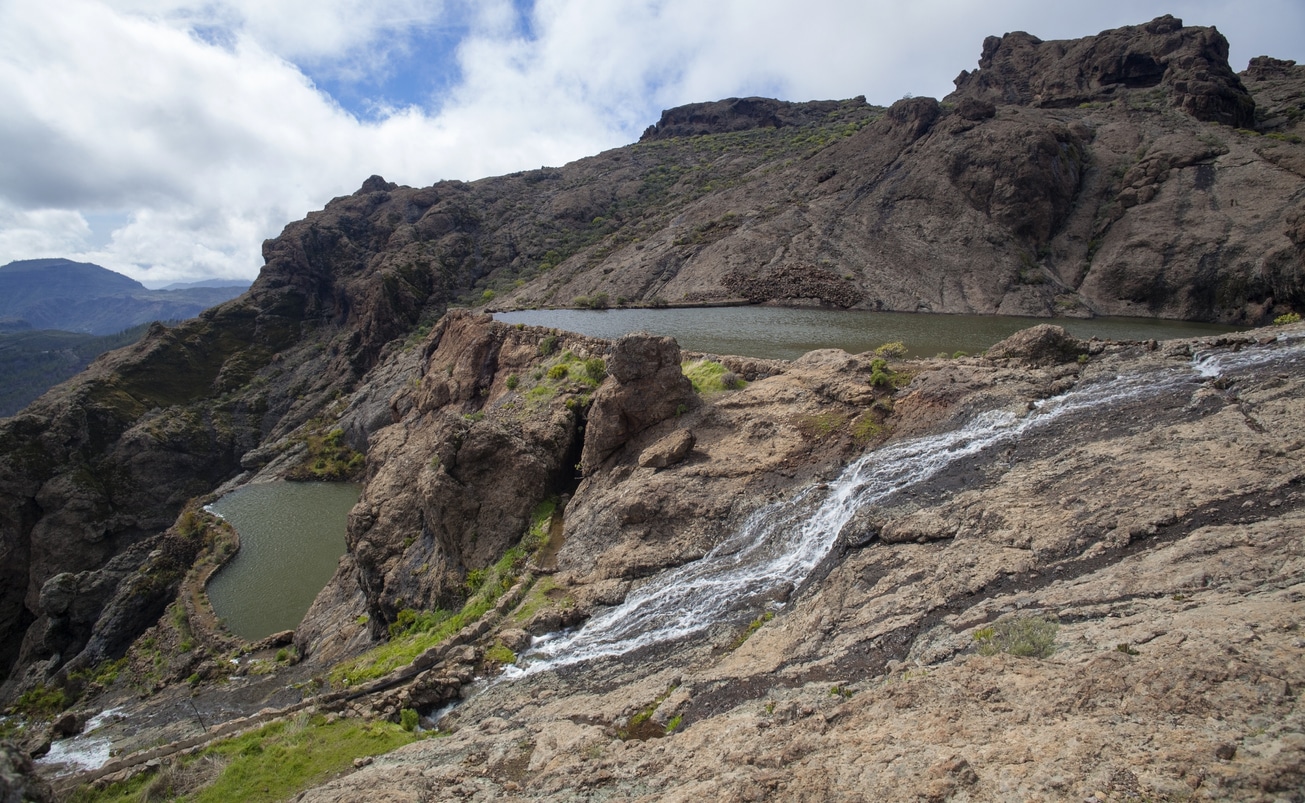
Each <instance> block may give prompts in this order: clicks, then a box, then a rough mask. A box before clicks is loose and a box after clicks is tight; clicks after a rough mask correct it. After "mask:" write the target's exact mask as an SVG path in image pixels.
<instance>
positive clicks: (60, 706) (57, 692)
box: [13, 683, 72, 717]
mask: <svg viewBox="0 0 1305 803" xmlns="http://www.w3.org/2000/svg"><path fill="white" fill-rule="evenodd" d="M71 702H72V701H70V700H69V699H68V696H67V695H66V694H64V691H63V689H61V688H59V687H57V686H46V685H45V684H44V683H42V684H38V685H37V686H36V687H35V688H32V689H29V690H28V691H25V692H23V695H22V696H21V697H19V698H18V701H17V702H15V703H14V705H13V710H14V712H15V713H19V714H26V715H27V716H32V717H42V716H44V717H49V716H54V715H55V714H57V713H59V712H60V711H62V710H64V709H65V708H67V707H68V705H69V704H70V703H71Z"/></svg>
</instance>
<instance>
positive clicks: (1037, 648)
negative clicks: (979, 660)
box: [974, 615, 1060, 658]
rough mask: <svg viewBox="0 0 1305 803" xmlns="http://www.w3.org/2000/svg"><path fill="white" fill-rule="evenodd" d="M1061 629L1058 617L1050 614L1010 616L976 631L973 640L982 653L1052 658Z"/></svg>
mask: <svg viewBox="0 0 1305 803" xmlns="http://www.w3.org/2000/svg"><path fill="white" fill-rule="evenodd" d="M1059 629H1060V625H1059V624H1058V623H1057V622H1056V620H1055V619H1051V618H1048V617H1043V616H1033V615H1027V616H1019V615H1017V616H1009V617H1006V618H1005V619H999V620H997V621H996V622H994V623H993V624H992V625H991V626H990V627H985V628H982V629H980V630H976V631H974V641H975V643H976V644H977V645H978V648H979V654H980V655H996V654H997V653H999V652H1004V653H1009V654H1011V655H1017V656H1020V657H1021V658H1049V657H1051V655H1052V653H1054V652H1055V651H1056V631H1057V630H1059Z"/></svg>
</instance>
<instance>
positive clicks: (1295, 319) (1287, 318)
mask: <svg viewBox="0 0 1305 803" xmlns="http://www.w3.org/2000/svg"><path fill="white" fill-rule="evenodd" d="M1273 322H1274V324H1276V325H1277V326H1286V325H1287V324H1289V323H1300V313H1299V312H1288V313H1284V314H1282V315H1279V316H1278V317H1276V318H1274V319H1273Z"/></svg>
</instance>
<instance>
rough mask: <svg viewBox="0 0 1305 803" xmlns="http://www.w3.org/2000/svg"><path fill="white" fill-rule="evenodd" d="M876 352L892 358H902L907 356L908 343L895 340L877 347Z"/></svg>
mask: <svg viewBox="0 0 1305 803" xmlns="http://www.w3.org/2000/svg"><path fill="white" fill-rule="evenodd" d="M875 354H878V355H879V356H880V357H887V358H889V359H892V360H900V359H902V358H903V357H905V356H906V344H905V343H903V342H902V341H900V340H894V341H892V342H891V343H885V344H883V345H882V346H880V347H879V348H877V349H875Z"/></svg>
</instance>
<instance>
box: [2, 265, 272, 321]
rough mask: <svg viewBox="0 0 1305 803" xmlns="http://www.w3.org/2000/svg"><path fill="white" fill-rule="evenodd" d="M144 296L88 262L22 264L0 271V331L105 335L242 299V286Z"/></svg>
mask: <svg viewBox="0 0 1305 803" xmlns="http://www.w3.org/2000/svg"><path fill="white" fill-rule="evenodd" d="M171 287H175V289H167V288H165V289H162V290H150V289H148V288H147V287H145V285H143V284H141V283H140V282H138V281H136V280H135V279H132V278H130V277H127V276H123V275H122V274H121V273H116V272H114V271H111V270H109V269H108V268H102V267H100V266H99V265H93V264H91V263H89V262H73V261H72V260H68V259H25V260H21V261H17V262H10V263H9V264H8V265H5V266H4V267H0V330H4V329H8V330H15V329H60V330H63V331H65V332H84V333H86V334H93V335H110V334H116V333H118V332H121V331H122V330H124V329H128V328H130V327H133V326H137V325H139V324H142V323H149V322H151V321H176V320H185V319H186V318H193V317H195V316H196V315H198V314H199V313H200V312H202V311H204V310H206V309H208V308H209V307H211V306H214V305H215V304H220V303H222V302H223V301H226V300H228V299H231V298H235V297H236V296H238V295H240V294H241V293H243V292H244V291H245V290H246V289H248V287H249V283H248V282H243V283H230V282H228V281H226V280H209V281H204V282H195V283H192V284H189V285H173V286H171Z"/></svg>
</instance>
